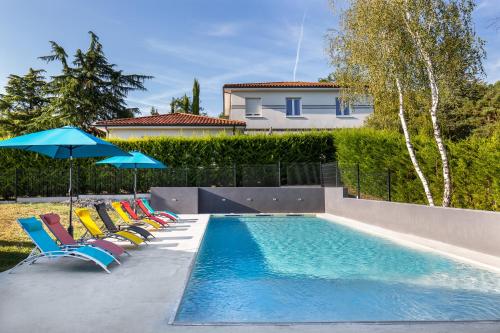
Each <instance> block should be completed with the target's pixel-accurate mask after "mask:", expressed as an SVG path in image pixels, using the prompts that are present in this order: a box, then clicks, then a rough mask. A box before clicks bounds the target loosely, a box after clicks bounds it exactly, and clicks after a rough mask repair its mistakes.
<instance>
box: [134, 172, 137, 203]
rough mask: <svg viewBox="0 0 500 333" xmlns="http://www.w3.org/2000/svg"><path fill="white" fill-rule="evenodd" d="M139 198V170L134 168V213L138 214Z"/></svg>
mask: <svg viewBox="0 0 500 333" xmlns="http://www.w3.org/2000/svg"><path fill="white" fill-rule="evenodd" d="M136 198H137V168H134V212H137V207H136V203H135V200H136Z"/></svg>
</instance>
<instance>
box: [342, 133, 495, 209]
mask: <svg viewBox="0 0 500 333" xmlns="http://www.w3.org/2000/svg"><path fill="white" fill-rule="evenodd" d="M334 141H335V147H336V153H337V159H338V163H339V165H340V167H341V168H342V170H343V174H342V175H343V179H342V180H343V181H344V182H345V185H347V186H348V187H350V188H355V187H356V172H355V168H356V165H357V164H359V167H360V174H361V180H362V181H361V193H362V194H364V195H365V196H372V197H377V198H386V196H387V191H386V185H385V182H386V170H388V169H390V170H391V182H392V187H391V188H392V193H391V194H392V200H393V201H399V202H414V203H421V204H425V195H424V193H423V190H422V186H421V184H420V182H419V180H418V178H417V176H416V174H415V172H414V171H413V167H412V165H411V163H410V161H409V157H408V152H407V150H406V147H405V143H404V139H403V137H402V136H401V135H400V134H398V133H395V132H391V131H377V130H373V129H345V130H338V131H335V132H334ZM414 144H415V149H416V152H417V155H418V158H419V160H420V161H421V167H422V169H423V170H424V172H425V173H426V175H428V178H429V182H430V187H431V191H432V193H433V195H434V196H435V198H436V200H440V196H441V194H440V193H441V191H440V189H441V187H442V182H443V180H442V177H441V173H440V168H441V165H440V163H439V155H438V152H437V149H436V147H435V145H434V144H433V141H432V140H431V139H430V138H428V137H425V136H418V137H416V138H415V140H414ZM447 146H448V150H449V154H450V161H451V164H450V167H451V170H452V175H453V178H452V182H453V196H452V206H453V207H460V208H474V209H486V210H500V180H499V178H498V175H499V174H500V165H499V164H498V161H499V160H500V140H499V135H498V133H497V135H494V136H492V137H491V138H478V137H470V138H468V139H467V140H462V141H459V142H448V143H447ZM367 179H369V181H367Z"/></svg>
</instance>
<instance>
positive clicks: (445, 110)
mask: <svg viewBox="0 0 500 333" xmlns="http://www.w3.org/2000/svg"><path fill="white" fill-rule="evenodd" d="M421 101H422V98H418V97H415V98H412V100H411V101H410V100H409V101H408V103H407V104H406V111H407V114H408V119H409V121H408V127H409V130H410V132H411V133H412V134H413V135H425V136H429V137H430V136H432V124H431V121H430V119H429V116H428V114H427V113H426V110H425V107H426V105H425V103H422V102H421ZM397 108H398V105H397V104H396V103H395V101H392V102H391V101H389V100H384V101H381V99H375V112H374V113H373V114H372V115H371V116H370V117H369V118H368V120H367V122H366V127H369V128H373V129H381V130H391V131H401V124H400V123H399V119H398V115H397ZM438 116H439V119H440V122H441V127H442V129H443V135H444V136H445V138H447V139H450V140H453V141H458V140H462V139H466V138H467V137H469V136H471V135H476V136H480V137H491V136H492V135H493V134H494V132H495V131H497V130H498V129H499V126H500V81H497V82H496V83H494V84H486V83H482V82H471V83H469V84H467V85H464V86H463V87H462V88H461V89H460V90H459V91H457V92H456V93H455V94H454V95H453V96H450V95H446V96H443V98H442V101H441V103H440V106H439V110H438Z"/></svg>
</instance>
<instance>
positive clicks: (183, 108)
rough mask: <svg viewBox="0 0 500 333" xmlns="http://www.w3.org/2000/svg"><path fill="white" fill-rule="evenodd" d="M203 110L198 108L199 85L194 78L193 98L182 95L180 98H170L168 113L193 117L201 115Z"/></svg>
mask: <svg viewBox="0 0 500 333" xmlns="http://www.w3.org/2000/svg"><path fill="white" fill-rule="evenodd" d="M202 111H203V108H202V107H201V106H200V83H199V82H198V80H197V79H196V78H195V79H194V81H193V97H192V98H191V97H189V96H188V95H186V94H184V96H182V97H172V100H171V101H170V113H175V112H178V113H191V114H195V115H199V114H204V115H206V114H205V113H202Z"/></svg>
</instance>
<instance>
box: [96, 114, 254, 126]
mask: <svg viewBox="0 0 500 333" xmlns="http://www.w3.org/2000/svg"><path fill="white" fill-rule="evenodd" d="M245 125H246V123H245V122H244V121H239V120H227V119H221V118H214V117H208V116H198V115H194V114H188V113H169V114H160V115H157V116H146V117H136V118H120V119H112V120H102V121H98V122H96V123H95V126H99V127H104V126H106V127H115V126H117V127H119V126H215V127H221V126H222V127H226V126H227V127H233V126H245Z"/></svg>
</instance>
